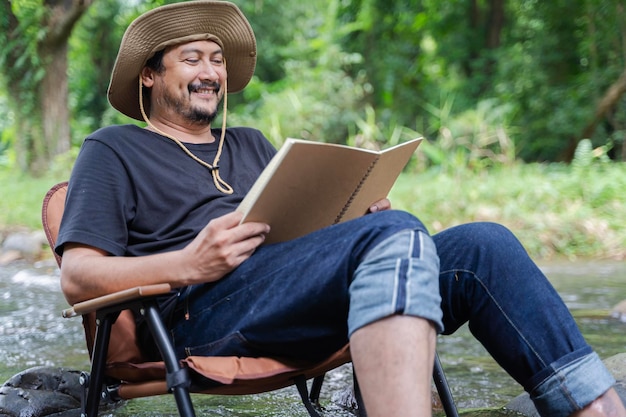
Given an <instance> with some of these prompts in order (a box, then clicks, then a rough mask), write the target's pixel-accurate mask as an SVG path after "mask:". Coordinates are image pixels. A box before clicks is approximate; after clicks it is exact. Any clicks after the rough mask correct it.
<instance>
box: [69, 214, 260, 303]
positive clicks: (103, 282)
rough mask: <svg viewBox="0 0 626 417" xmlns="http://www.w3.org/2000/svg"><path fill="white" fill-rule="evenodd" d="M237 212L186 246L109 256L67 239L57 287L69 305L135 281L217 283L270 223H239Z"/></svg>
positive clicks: (242, 258)
mask: <svg viewBox="0 0 626 417" xmlns="http://www.w3.org/2000/svg"><path fill="white" fill-rule="evenodd" d="M241 216H242V215H241V213H238V212H233V213H230V214H227V215H224V216H222V217H218V218H216V219H213V220H211V221H210V222H209V224H207V226H206V227H205V228H204V229H203V230H202V231H201V232H200V233H199V234H198V236H197V237H196V238H195V239H194V240H193V241H192V242H191V243H190V244H189V245H187V246H186V247H185V248H183V249H181V250H177V251H172V252H166V253H160V254H155V255H149V256H140V257H122V256H108V254H107V253H106V252H105V251H102V250H100V249H97V248H94V247H91V246H87V245H82V244H76V243H68V244H66V245H65V247H64V251H63V262H62V266H61V288H62V290H63V294H64V295H65V298H66V299H67V301H68V302H69V303H70V304H75V303H77V302H80V301H84V300H87V299H90V298H94V297H98V296H101V295H105V294H110V293H112V292H116V291H120V290H124V289H127V288H132V287H136V286H140V285H148V284H161V283H167V284H170V285H171V286H172V287H174V288H176V287H182V286H185V285H193V284H199V283H203V282H211V281H217V280H219V279H220V278H222V277H223V276H224V275H226V274H227V273H228V272H230V271H232V270H233V269H235V268H236V267H237V266H239V265H240V264H241V263H242V262H243V261H245V260H246V259H248V258H249V257H250V256H251V255H252V253H254V250H255V249H256V248H257V247H258V246H259V245H261V243H263V241H264V240H265V234H266V233H268V232H269V226H268V225H267V224H264V223H256V222H249V223H244V224H239V222H240V220H241Z"/></svg>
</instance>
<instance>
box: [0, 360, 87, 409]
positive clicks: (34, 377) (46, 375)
mask: <svg viewBox="0 0 626 417" xmlns="http://www.w3.org/2000/svg"><path fill="white" fill-rule="evenodd" d="M79 376H80V372H79V371H71V370H66V369H63V368H51V367H35V368H30V369H27V370H25V371H23V372H20V373H19V374H17V375H15V376H13V377H11V379H9V380H8V381H7V382H5V383H4V385H3V386H2V387H0V416H1V417H44V416H45V417H78V416H80V397H81V391H82V387H81V386H80V383H79V382H78V379H79Z"/></svg>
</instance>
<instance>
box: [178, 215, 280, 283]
mask: <svg viewBox="0 0 626 417" xmlns="http://www.w3.org/2000/svg"><path fill="white" fill-rule="evenodd" d="M241 218H242V214H241V213H239V212H236V211H235V212H232V213H229V214H226V215H224V216H222V217H218V218H216V219H213V220H211V221H210V222H209V224H207V225H206V227H205V228H204V229H202V231H201V232H200V233H199V234H198V236H196V238H195V239H194V240H193V241H192V242H191V243H190V244H189V245H187V247H185V248H184V249H183V252H185V258H186V259H188V260H189V261H190V268H189V270H188V275H187V274H185V275H186V279H187V280H189V282H187V283H186V284H187V285H190V284H197V283H202V282H210V281H216V280H218V279H220V278H221V277H223V276H224V275H226V274H227V273H229V272H230V271H232V270H233V269H235V268H237V267H238V266H239V265H241V263H242V262H243V261H245V260H246V259H248V258H249V257H250V256H251V255H252V254H253V253H254V251H255V249H256V248H257V247H259V246H260V245H261V244H262V243H263V241H264V240H265V235H266V234H267V233H268V232H269V231H270V227H269V225H267V224H265V223H258V222H249V223H243V224H239V223H240V221H241Z"/></svg>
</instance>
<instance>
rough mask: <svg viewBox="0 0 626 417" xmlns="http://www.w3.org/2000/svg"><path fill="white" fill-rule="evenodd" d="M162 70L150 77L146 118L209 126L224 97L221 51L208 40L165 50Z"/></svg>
mask: <svg viewBox="0 0 626 417" xmlns="http://www.w3.org/2000/svg"><path fill="white" fill-rule="evenodd" d="M163 66H164V67H165V71H164V72H162V73H160V74H153V76H154V84H153V86H152V107H151V111H150V116H151V117H152V116H153V115H157V114H158V115H167V117H168V118H173V117H174V118H181V117H182V118H183V119H185V120H186V121H187V122H189V123H192V124H207V125H210V124H211V122H212V121H213V120H214V119H215V116H216V115H217V109H218V104H219V102H220V100H221V99H222V96H223V95H224V88H223V87H224V81H225V80H226V66H225V64H224V56H223V54H222V49H221V48H220V46H219V45H218V44H216V43H215V42H212V41H195V42H190V43H185V44H181V45H176V46H173V47H170V48H167V49H166V50H165V54H164V55H163Z"/></svg>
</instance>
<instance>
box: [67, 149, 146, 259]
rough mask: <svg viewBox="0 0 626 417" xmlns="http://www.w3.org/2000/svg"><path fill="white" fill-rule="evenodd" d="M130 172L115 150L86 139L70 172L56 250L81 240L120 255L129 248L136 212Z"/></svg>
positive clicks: (81, 242)
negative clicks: (129, 232) (127, 245)
mask: <svg viewBox="0 0 626 417" xmlns="http://www.w3.org/2000/svg"><path fill="white" fill-rule="evenodd" d="M127 177H128V172H127V170H126V168H125V166H124V163H123V162H122V159H121V158H119V157H118V155H117V154H116V152H115V151H114V150H113V149H111V148H110V147H109V146H107V145H106V144H104V143H102V142H100V141H98V140H90V139H87V140H86V141H85V142H84V143H83V146H82V148H81V151H80V153H79V155H78V158H77V159H76V163H75V165H74V168H73V170H72V175H71V176H70V181H69V187H68V193H67V197H66V204H65V211H64V213H63V218H62V221H61V228H60V230H59V237H58V240H57V244H56V247H55V251H56V252H57V253H58V254H59V255H62V254H63V246H64V245H65V244H66V243H69V242H73V243H80V244H85V245H88V246H93V247H96V248H98V249H101V250H104V251H106V252H108V253H110V254H112V255H117V256H121V255H124V254H125V252H126V244H127V243H126V242H127V241H128V228H127V224H129V223H130V222H131V221H132V218H133V216H134V212H135V204H134V198H133V190H132V188H131V181H129V180H128V178H127Z"/></svg>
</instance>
